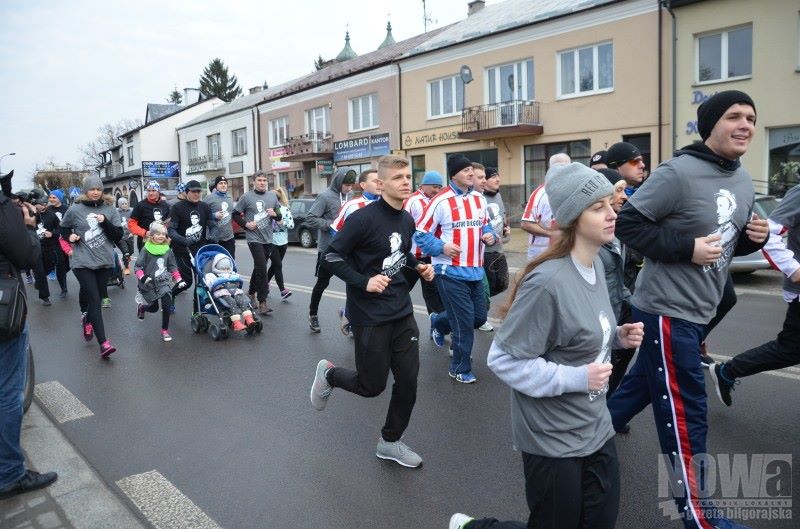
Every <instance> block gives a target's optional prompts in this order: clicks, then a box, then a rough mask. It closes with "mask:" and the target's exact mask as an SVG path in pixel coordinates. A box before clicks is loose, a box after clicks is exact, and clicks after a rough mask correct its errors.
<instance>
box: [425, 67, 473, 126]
mask: <svg viewBox="0 0 800 529" xmlns="http://www.w3.org/2000/svg"><path fill="white" fill-rule="evenodd" d="M462 110H464V81H462V80H461V76H460V75H456V76H454V77H447V78H445V79H436V80H435V81H430V82H429V83H428V118H429V119H430V118H441V117H444V116H455V115H457V114H459V113H460V112H461V111H462Z"/></svg>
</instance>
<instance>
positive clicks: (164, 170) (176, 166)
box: [142, 162, 181, 178]
mask: <svg viewBox="0 0 800 529" xmlns="http://www.w3.org/2000/svg"><path fill="white" fill-rule="evenodd" d="M180 175H181V164H180V163H178V162H142V178H177V177H179V176H180Z"/></svg>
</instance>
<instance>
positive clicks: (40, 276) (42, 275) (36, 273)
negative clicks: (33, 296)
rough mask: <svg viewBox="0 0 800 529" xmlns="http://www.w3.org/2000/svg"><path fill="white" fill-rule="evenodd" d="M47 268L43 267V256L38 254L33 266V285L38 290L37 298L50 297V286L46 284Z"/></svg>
mask: <svg viewBox="0 0 800 529" xmlns="http://www.w3.org/2000/svg"><path fill="white" fill-rule="evenodd" d="M48 272H49V270H45V268H44V256H43V255H41V256H39V260H38V261H36V264H35V265H34V267H33V286H34V287H35V288H36V290H37V291H39V299H42V300H45V299H47V298H49V297H50V286H49V285H48V284H47V273H48Z"/></svg>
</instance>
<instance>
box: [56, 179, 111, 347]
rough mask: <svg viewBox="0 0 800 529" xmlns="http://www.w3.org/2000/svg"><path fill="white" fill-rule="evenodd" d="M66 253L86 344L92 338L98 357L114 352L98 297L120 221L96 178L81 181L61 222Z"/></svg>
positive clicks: (109, 274) (100, 296)
mask: <svg viewBox="0 0 800 529" xmlns="http://www.w3.org/2000/svg"><path fill="white" fill-rule="evenodd" d="M61 237H62V239H63V240H64V241H65V242H64V246H65V249H64V250H65V252H67V254H68V255H70V256H71V257H72V273H73V274H75V277H76V278H77V279H78V283H80V286H81V290H80V295H79V302H80V306H81V328H82V329H83V338H84V340H86V341H87V342H88V341H90V340H91V339H92V336H94V337H96V338H97V343H99V344H100V356H101V357H102V358H108V356H109V355H110V354H111V353H113V352H114V351H116V350H117V349H116V347H114V346H113V345H112V344H111V342H110V341H109V340H108V339H107V338H106V332H105V326H104V325H103V315H102V313H101V298H102V294H101V293H102V292H104V289H105V285H106V283H107V282H108V278H109V277H110V276H111V273H112V271H113V269H114V260H115V259H116V257H115V255H114V245H115V244H116V243H118V242H119V241H120V239H122V221H121V220H120V216H119V213H118V212H117V209H116V208H115V207H114V199H113V198H112V197H111V196H109V195H104V194H103V183H102V182H101V181H100V179H99V178H98V177H96V176H89V177H86V179H85V180H84V182H83V194H81V195H80V196H79V197H78V198H76V199H75V203H74V204H72V206H70V208H69V209H68V210H67V212H66V213H65V214H64V218H63V219H62V220H61Z"/></svg>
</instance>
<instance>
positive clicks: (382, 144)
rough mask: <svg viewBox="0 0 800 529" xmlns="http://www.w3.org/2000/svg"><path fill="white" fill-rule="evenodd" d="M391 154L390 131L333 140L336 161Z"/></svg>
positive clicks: (334, 159)
mask: <svg viewBox="0 0 800 529" xmlns="http://www.w3.org/2000/svg"><path fill="white" fill-rule="evenodd" d="M387 154H389V133H388V132H384V133H383V134H373V135H371V136H364V137H361V138H353V139H349V140H341V141H335V142H333V161H334V163H338V162H346V161H348V160H358V159H361V158H373V157H376V156H385V155H387Z"/></svg>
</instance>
